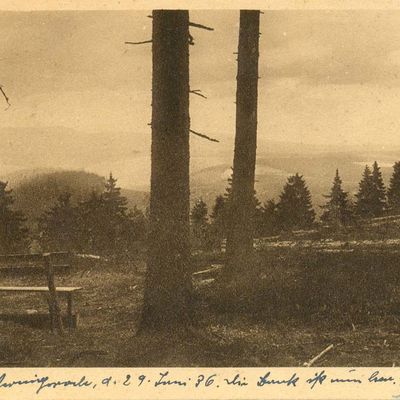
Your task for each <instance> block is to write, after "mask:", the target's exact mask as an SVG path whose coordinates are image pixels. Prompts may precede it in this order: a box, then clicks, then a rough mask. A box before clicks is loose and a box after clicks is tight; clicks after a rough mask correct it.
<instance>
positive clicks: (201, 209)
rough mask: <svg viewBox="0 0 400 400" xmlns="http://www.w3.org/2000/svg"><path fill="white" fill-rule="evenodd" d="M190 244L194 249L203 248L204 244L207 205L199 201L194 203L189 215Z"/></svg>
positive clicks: (206, 225)
mask: <svg viewBox="0 0 400 400" xmlns="http://www.w3.org/2000/svg"><path fill="white" fill-rule="evenodd" d="M190 221H191V233H192V244H193V246H194V247H195V248H203V247H204V246H205V244H206V238H207V227H208V209H207V204H206V203H205V202H204V201H203V200H202V199H199V200H197V201H196V203H195V204H194V206H193V208H192V212H191V214H190Z"/></svg>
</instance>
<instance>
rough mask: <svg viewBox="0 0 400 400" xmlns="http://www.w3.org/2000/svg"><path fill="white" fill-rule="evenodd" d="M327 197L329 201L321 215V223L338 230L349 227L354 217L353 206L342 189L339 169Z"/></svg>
mask: <svg viewBox="0 0 400 400" xmlns="http://www.w3.org/2000/svg"><path fill="white" fill-rule="evenodd" d="M325 197H326V198H328V201H327V203H326V204H325V205H324V206H322V208H323V210H324V212H323V214H322V215H321V221H323V222H325V223H327V224H329V225H333V226H335V227H337V228H339V227H341V226H346V225H349V224H350V222H351V216H352V210H351V204H350V201H349V199H348V194H347V192H345V191H344V190H343V189H342V180H341V179H340V176H339V170H338V169H337V170H336V175H335V178H334V179H333V185H332V188H331V192H330V194H329V195H327V196H325Z"/></svg>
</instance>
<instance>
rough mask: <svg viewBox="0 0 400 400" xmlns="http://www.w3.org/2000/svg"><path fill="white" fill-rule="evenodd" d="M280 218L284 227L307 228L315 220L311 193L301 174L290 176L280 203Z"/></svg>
mask: <svg viewBox="0 0 400 400" xmlns="http://www.w3.org/2000/svg"><path fill="white" fill-rule="evenodd" d="M277 208H278V218H279V224H280V226H281V228H282V229H284V230H290V229H307V228H310V227H311V226H312V224H313V223H314V220H315V212H314V210H313V208H312V203H311V194H310V191H309V190H308V188H307V186H306V183H305V180H304V179H303V177H302V176H301V175H299V174H298V173H296V175H293V176H290V177H289V178H288V180H287V183H286V184H285V186H284V188H283V192H282V193H281V195H280V199H279V203H278V206H277Z"/></svg>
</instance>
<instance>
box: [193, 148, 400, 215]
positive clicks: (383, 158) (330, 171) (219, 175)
mask: <svg viewBox="0 0 400 400" xmlns="http://www.w3.org/2000/svg"><path fill="white" fill-rule="evenodd" d="M374 160H377V161H378V163H379V165H380V166H381V169H382V174H383V178H384V180H385V183H386V185H388V184H389V179H390V176H391V174H392V166H393V163H394V161H396V160H400V155H399V156H398V157H397V158H396V154H395V153H389V152H388V153H382V152H368V153H339V152H338V153H329V152H326V153H315V154H311V153H310V154H306V155H302V154H294V153H292V154H290V155H285V154H270V155H269V156H268V157H266V155H265V154H264V155H262V156H261V157H259V158H258V159H257V167H256V184H255V187H256V191H257V197H258V198H259V200H260V201H261V202H262V203H264V202H265V201H266V200H267V199H271V198H274V199H275V200H278V199H279V194H280V192H281V191H282V188H283V185H284V184H285V182H286V180H287V177H288V176H289V175H292V174H295V173H296V172H298V173H300V174H302V175H304V178H305V180H306V183H307V185H308V187H309V189H310V191H311V195H312V201H313V205H314V208H315V211H316V212H317V213H319V212H320V207H319V206H320V205H323V204H324V203H325V202H326V198H325V197H324V195H326V194H328V193H329V191H330V188H331V186H332V181H333V177H334V175H335V171H336V168H338V169H339V172H340V176H341V178H342V180H343V186H344V189H345V190H346V191H348V192H349V194H350V196H351V197H354V194H355V193H356V192H357V189H358V183H359V181H360V179H361V174H362V171H363V169H364V166H365V164H367V163H368V164H369V165H370V164H372V162H373V161H374ZM231 172H232V171H231V168H230V165H229V164H220V165H217V166H214V167H209V168H204V169H202V170H200V171H197V172H196V173H194V174H192V177H191V197H192V201H193V200H194V199H196V198H199V197H201V198H203V200H204V201H205V202H206V203H207V204H208V206H209V210H210V211H211V209H212V206H213V204H214V201H215V197H216V196H217V195H218V194H223V193H224V192H225V188H226V186H227V180H228V178H229V176H230V175H231Z"/></svg>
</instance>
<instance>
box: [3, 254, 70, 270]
mask: <svg viewBox="0 0 400 400" xmlns="http://www.w3.org/2000/svg"><path fill="white" fill-rule="evenodd" d="M49 263H50V265H51V266H52V267H53V269H54V270H60V269H69V268H70V267H71V265H72V262H71V254H70V253H69V252H67V251H62V252H61V251H60V252H54V253H35V254H1V255H0V271H20V270H24V271H26V270H32V271H34V270H36V271H38V270H41V271H43V272H45V271H44V270H45V269H46V268H47V266H48V264H49Z"/></svg>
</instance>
